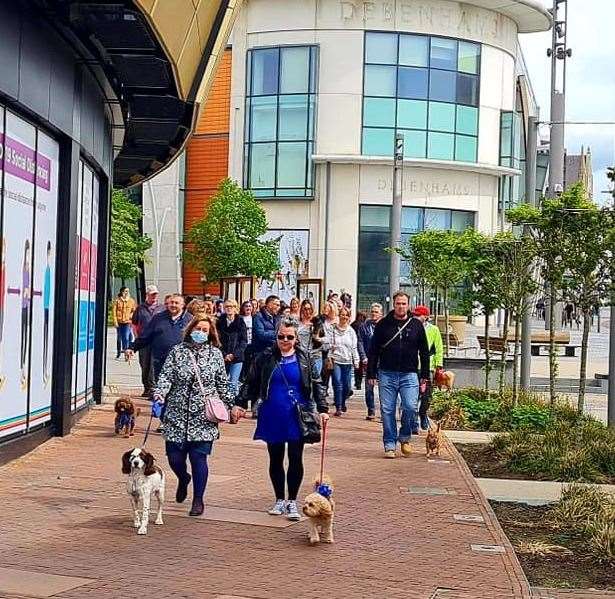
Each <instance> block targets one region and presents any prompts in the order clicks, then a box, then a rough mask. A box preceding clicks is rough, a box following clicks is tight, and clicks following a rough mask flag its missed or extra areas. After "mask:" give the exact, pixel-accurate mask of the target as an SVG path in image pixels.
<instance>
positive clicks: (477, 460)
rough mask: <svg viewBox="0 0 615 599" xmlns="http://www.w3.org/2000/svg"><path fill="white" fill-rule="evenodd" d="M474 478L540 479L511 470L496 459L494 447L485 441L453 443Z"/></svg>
mask: <svg viewBox="0 0 615 599" xmlns="http://www.w3.org/2000/svg"><path fill="white" fill-rule="evenodd" d="M455 447H456V448H457V451H459V453H460V454H461V455H462V456H463V459H464V460H465V461H466V464H467V465H468V467H469V468H470V470H471V471H472V474H473V476H474V477H475V478H506V479H516V480H540V479H538V478H537V477H536V476H529V475H527V474H523V473H520V472H511V471H510V470H508V469H507V468H506V466H505V465H504V464H502V463H501V462H499V461H498V459H497V457H496V454H495V451H494V449H493V448H492V447H491V445H489V444H485V443H455Z"/></svg>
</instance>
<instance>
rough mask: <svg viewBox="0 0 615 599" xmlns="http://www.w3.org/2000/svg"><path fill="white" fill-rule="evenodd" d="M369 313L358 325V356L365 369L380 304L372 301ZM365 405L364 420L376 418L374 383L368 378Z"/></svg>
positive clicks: (380, 309) (380, 308) (380, 312)
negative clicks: (367, 317)
mask: <svg viewBox="0 0 615 599" xmlns="http://www.w3.org/2000/svg"><path fill="white" fill-rule="evenodd" d="M369 315H370V316H371V318H369V319H368V320H366V321H365V322H364V323H363V324H362V325H361V326H360V327H359V335H358V338H359V344H358V349H359V357H360V359H361V363H362V364H363V368H364V369H367V355H368V353H369V348H370V345H371V342H372V337H373V336H374V329H375V328H376V324H378V322H379V321H380V320H381V319H382V315H383V311H382V304H379V303H373V304H372V305H371V306H370V307H369ZM365 405H366V406H367V416H366V417H365V419H366V420H375V419H376V399H375V394H374V385H373V384H370V382H369V380H366V381H365Z"/></svg>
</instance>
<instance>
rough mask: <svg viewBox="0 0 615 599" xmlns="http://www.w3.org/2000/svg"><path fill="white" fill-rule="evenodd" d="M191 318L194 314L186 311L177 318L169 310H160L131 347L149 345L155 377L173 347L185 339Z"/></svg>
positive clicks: (136, 347)
mask: <svg viewBox="0 0 615 599" xmlns="http://www.w3.org/2000/svg"><path fill="white" fill-rule="evenodd" d="M191 320H192V315H191V314H190V313H189V312H185V311H184V313H183V314H181V316H180V317H179V318H177V319H176V320H173V319H172V318H171V315H170V314H169V312H168V310H165V311H164V312H159V313H158V314H155V315H154V316H153V317H152V319H151V320H150V321H149V322H148V323H147V325H146V326H145V328H144V329H143V331H142V333H141V334H140V335H139V336H138V337H137V338H136V339H135V341H134V342H133V344H132V347H131V349H133V350H134V351H139V350H140V349H142V348H144V347H149V349H150V351H151V355H152V367H153V368H154V379H156V380H157V379H158V375H159V374H160V371H161V370H162V365H163V364H164V361H165V360H166V359H167V356H168V355H169V352H170V351H171V349H173V347H174V346H176V345H177V344H178V343H181V342H182V341H183V340H184V331H185V329H186V327H187V326H188V325H189V324H190V321H191Z"/></svg>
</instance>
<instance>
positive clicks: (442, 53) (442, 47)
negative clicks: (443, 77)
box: [429, 37, 457, 71]
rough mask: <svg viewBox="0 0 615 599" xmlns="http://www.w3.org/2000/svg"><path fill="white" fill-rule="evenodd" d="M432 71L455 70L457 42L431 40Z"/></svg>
mask: <svg viewBox="0 0 615 599" xmlns="http://www.w3.org/2000/svg"><path fill="white" fill-rule="evenodd" d="M429 66H430V67H431V68H432V69H447V70H449V71H455V70H457V41H456V40H449V39H445V38H441V37H432V38H431V62H430V63H429Z"/></svg>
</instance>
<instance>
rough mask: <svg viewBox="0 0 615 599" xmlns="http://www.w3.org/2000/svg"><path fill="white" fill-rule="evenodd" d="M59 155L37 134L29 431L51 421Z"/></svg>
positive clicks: (51, 142)
mask: <svg viewBox="0 0 615 599" xmlns="http://www.w3.org/2000/svg"><path fill="white" fill-rule="evenodd" d="M59 154H60V150H59V146H58V144H57V143H56V142H55V141H54V140H53V139H51V138H50V137H48V136H47V135H45V134H44V133H41V132H40V131H39V133H38V152H37V182H36V211H35V212H36V214H35V228H34V261H33V266H32V271H33V273H34V284H33V292H32V331H31V344H32V350H31V359H30V416H29V428H32V427H35V426H38V425H40V424H42V423H44V422H46V421H47V420H49V419H50V418H51V414H50V411H51V368H52V362H53V311H54V300H55V287H54V283H55V268H56V247H55V244H56V225H57V205H58V167H59Z"/></svg>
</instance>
